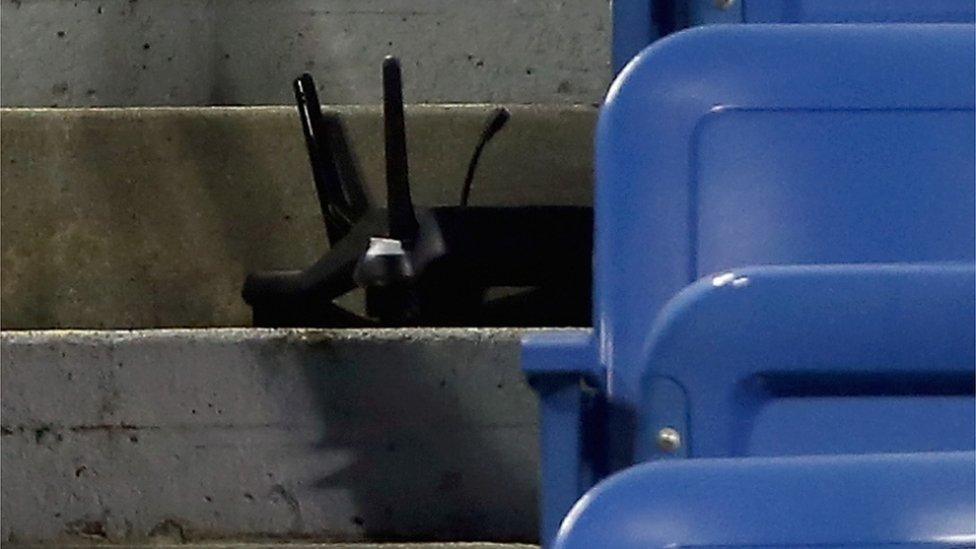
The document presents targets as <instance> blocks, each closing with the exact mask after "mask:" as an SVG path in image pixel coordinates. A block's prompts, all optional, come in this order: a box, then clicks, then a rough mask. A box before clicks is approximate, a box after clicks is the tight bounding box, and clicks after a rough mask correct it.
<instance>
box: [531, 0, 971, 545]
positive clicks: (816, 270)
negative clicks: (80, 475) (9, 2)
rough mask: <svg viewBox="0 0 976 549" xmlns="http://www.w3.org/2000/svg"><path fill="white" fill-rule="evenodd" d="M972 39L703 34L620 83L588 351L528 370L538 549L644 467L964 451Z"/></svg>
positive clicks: (901, 28) (918, 29) (900, 33)
mask: <svg viewBox="0 0 976 549" xmlns="http://www.w3.org/2000/svg"><path fill="white" fill-rule="evenodd" d="M828 4H829V2H828V3H824V4H821V5H820V6H821V7H823V8H824V9H827V8H829V6H828ZM896 4H897V2H896ZM837 5H839V4H837ZM618 7H619V6H615V9H617V8H618ZM974 34H976V33H974V27H973V26H972V25H951V24H939V25H914V24H913V25H888V24H885V25H873V24H863V25H713V26H707V27H699V28H697V29H693V30H690V31H685V32H681V33H677V34H675V35H673V36H670V37H668V38H665V39H662V40H659V41H658V42H656V43H655V44H654V45H653V46H651V47H650V48H648V49H647V50H645V51H644V52H642V53H641V54H640V55H639V56H637V57H636V58H635V59H634V60H633V61H632V62H631V63H630V64H629V65H628V66H627V68H626V69H625V70H624V71H623V72H622V73H621V75H620V76H619V77H618V79H617V80H616V81H615V83H614V84H613V86H612V87H611V90H610V92H609V94H608V97H607V101H606V104H605V105H604V107H603V109H602V112H601V115H600V121H599V124H598V128H597V136H596V177H597V186H596V235H595V262H594V277H595V286H594V330H593V333H592V334H590V333H585V332H577V333H576V334H575V335H574V334H567V333H562V334H558V335H554V334H546V333H542V334H535V335H533V336H532V337H530V338H528V339H527V340H526V342H525V345H524V347H523V366H524V368H525V370H526V372H527V374H528V375H529V378H530V381H531V382H532V385H533V387H535V388H536V389H537V391H538V392H539V394H540V397H541V399H542V403H541V412H542V428H543V434H542V452H543V460H542V461H543V472H542V474H543V494H542V502H543V516H542V529H543V532H542V540H543V543H544V544H548V543H549V542H551V540H552V536H554V534H555V531H556V527H557V525H558V524H559V523H560V521H561V520H562V518H563V517H564V516H565V515H566V513H567V511H568V510H569V509H570V507H571V506H572V505H573V503H574V502H575V500H576V499H577V498H578V497H579V496H581V495H582V494H583V492H584V491H585V490H586V489H587V488H588V487H589V486H591V485H592V483H593V482H594V481H595V480H597V479H600V478H603V477H605V476H606V475H608V474H609V473H611V472H612V471H616V470H621V469H625V468H628V467H630V466H632V465H633V464H634V463H636V462H639V461H642V460H660V459H665V458H666V459H668V460H669V461H685V459H684V458H696V459H699V458H708V457H712V456H748V457H747V458H745V459H746V460H758V461H754V462H750V463H765V462H764V461H762V460H764V459H765V458H764V457H761V456H783V455H808V454H840V453H843V454H861V455H864V454H866V453H875V452H889V451H898V452H918V451H926V452H928V451H934V450H938V451H948V450H957V449H960V448H962V449H969V450H972V449H973V447H974V444H976V443H974V435H973V432H974V426H976V419H974V416H973V410H974V407H973V404H974V402H973V373H972V372H973V370H974V357H973V347H974V338H973V333H974V331H976V329H974V320H973V318H974V317H976V313H974V303H973V301H974V298H973V295H974V293H976V291H974V285H973V279H974V271H973V262H974V259H976V257H974V256H976V254H974V252H976V180H974V172H976V162H974V154H973V152H974V150H976V128H974V123H973V117H974V96H976V70H974V64H973V62H972V59H973V58H974V57H976V44H974V42H976V39H974ZM879 264H897V265H886V266H879ZM831 265H833V266H831ZM727 271H732V273H731V274H728V273H727ZM716 277H717V278H716ZM699 279H703V281H702V282H699V283H698V284H697V285H694V286H691V287H690V288H688V286H689V285H692V284H694V283H695V282H696V281H697V280H699ZM686 288H688V289H686ZM675 296H677V297H675ZM672 299H674V301H672ZM669 302H670V304H669ZM838 425H842V426H843V428H842V429H840V430H838V429H837V428H836V427H837V426H838ZM662 426H667V427H671V428H673V429H675V430H677V431H678V432H679V433H680V434H681V435H682V438H683V443H682V444H681V446H680V447H679V448H678V449H676V450H674V451H672V452H663V451H662V450H661V449H659V448H658V447H657V446H656V444H655V442H656V433H657V431H658V430H659V429H660V428H661V427H662ZM851 459H854V458H853V457H851ZM688 461H691V460H688ZM790 463H798V464H802V463H804V462H803V461H802V460H801V461H792V462H790ZM641 467H643V466H641ZM783 475H787V473H785V472H784V473H783ZM783 478H787V477H786V476H784V477H783ZM784 482H786V481H784ZM855 495H856V494H855ZM858 497H860V496H858ZM645 499H648V500H650V499H654V498H653V497H652V496H651V495H650V493H646V494H645ZM797 504H798V505H799V503H797ZM634 505H638V506H640V505H641V503H640V501H638V502H637V503H634ZM648 505H651V507H646V508H647V509H650V508H652V507H653V506H652V504H651V503H648ZM692 508H694V507H692ZM594 512H595V511H594ZM635 516H636V515H635ZM607 520H609V519H607ZM644 520H646V521H652V522H653V521H654V520H656V518H655V517H654V516H652V515H645V517H644ZM616 528H617V524H616V523H608V524H607V525H605V530H606V532H607V535H608V536H609V538H608V539H616V538H613V536H614V535H616V533H615V532H613V530H615V529H616ZM798 539H799V538H798ZM906 543H915V542H914V541H908V542H906ZM854 545H855V546H867V545H870V544H857V543H854ZM600 546H608V547H609V546H613V545H612V544H608V543H603V544H600Z"/></svg>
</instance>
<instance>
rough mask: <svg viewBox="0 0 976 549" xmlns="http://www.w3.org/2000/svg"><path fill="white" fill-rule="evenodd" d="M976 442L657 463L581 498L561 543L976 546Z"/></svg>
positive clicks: (583, 548) (587, 546)
mask: <svg viewBox="0 0 976 549" xmlns="http://www.w3.org/2000/svg"><path fill="white" fill-rule="evenodd" d="M974 469H976V459H974V454H973V453H972V452H954V453H937V454H923V453H918V454H887V455H884V454H881V455H878V454H876V455H869V456H818V457H802V458H801V457H791V458H747V459H700V460H685V461H668V462H658V463H648V464H643V465H638V466H635V467H633V468H631V469H628V470H627V471H624V472H622V473H619V474H617V475H614V476H612V477H610V478H608V479H606V480H605V481H603V482H602V483H600V484H599V485H598V486H597V487H596V488H594V489H593V490H591V491H590V492H589V493H588V494H587V495H586V496H585V497H584V498H583V499H582V500H580V502H579V503H578V504H577V505H576V506H575V507H574V508H573V510H572V511H571V512H570V514H569V516H568V517H567V519H566V522H565V523H564V525H563V528H562V529H561V530H560V532H559V537H558V540H557V541H556V543H555V544H554V547H557V548H559V549H571V548H572V549H575V548H580V549H592V548H594V547H613V548H615V549H628V548H634V549H637V548H640V549H650V548H654V547H731V546H737V547H807V548H809V547H859V548H864V547H892V546H913V547H919V546H926V545H934V546H942V547H972V546H973V544H974V543H976V521H974V520H976V519H974V515H976V505H974V503H973V502H974V498H973V485H974V483H976V475H974Z"/></svg>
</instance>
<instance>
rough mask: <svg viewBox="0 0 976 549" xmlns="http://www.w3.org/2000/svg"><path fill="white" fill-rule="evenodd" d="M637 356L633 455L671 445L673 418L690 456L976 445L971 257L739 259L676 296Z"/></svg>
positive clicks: (975, 302)
mask: <svg viewBox="0 0 976 549" xmlns="http://www.w3.org/2000/svg"><path fill="white" fill-rule="evenodd" d="M641 364H642V365H643V372H642V373H641V378H640V379H641V382H640V386H641V390H642V398H640V400H639V402H640V408H639V410H638V414H639V419H638V430H637V434H636V436H635V437H634V440H635V441H636V442H635V444H636V455H635V458H634V460H633V461H636V462H640V461H646V460H650V459H660V458H667V457H673V456H674V454H672V453H668V452H664V451H662V450H661V449H660V448H658V447H657V445H656V444H655V433H657V432H658V431H659V430H660V429H662V428H664V427H671V428H675V429H678V431H679V433H680V434H681V435H682V439H683V446H684V448H683V453H682V454H681V456H683V457H737V456H781V455H811V454H837V453H845V454H855V453H872V452H873V453H884V452H935V451H951V450H973V449H976V400H974V394H976V268H974V266H973V265H972V264H968V265H937V266H934V265H928V266H926V265H916V266H912V265H892V266H877V265H855V266H804V267H797V266H794V267H760V268H747V269H736V270H735V271H734V273H723V274H720V275H717V276H715V277H711V278H707V279H704V280H702V281H700V282H698V283H696V284H694V285H692V286H690V287H688V288H687V289H685V290H684V291H682V292H681V293H680V294H678V295H677V296H676V297H675V298H674V299H672V300H671V301H670V302H669V303H668V305H667V306H666V307H665V308H664V310H663V311H662V312H661V314H660V315H659V316H658V318H657V322H656V323H655V325H654V328H653V330H652V335H651V338H650V344H649V347H648V349H647V350H646V352H645V354H644V358H643V359H642V361H641ZM662 383H663V384H665V385H666V386H667V385H671V384H676V385H677V386H678V387H680V389H681V394H680V395H679V397H683V399H682V400H681V401H678V400H677V399H664V398H660V397H659V396H657V395H659V394H660V392H661V389H660V387H659V385H660V384H662ZM676 415H679V416H681V417H680V420H679V421H680V425H678V426H676V425H675V416H676Z"/></svg>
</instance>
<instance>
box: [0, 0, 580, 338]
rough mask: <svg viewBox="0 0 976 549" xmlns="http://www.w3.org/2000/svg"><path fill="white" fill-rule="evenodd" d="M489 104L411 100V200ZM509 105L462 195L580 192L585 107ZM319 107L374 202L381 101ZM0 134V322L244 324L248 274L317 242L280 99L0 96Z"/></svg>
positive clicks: (489, 198)
mask: <svg viewBox="0 0 976 549" xmlns="http://www.w3.org/2000/svg"><path fill="white" fill-rule="evenodd" d="M26 5H27V2H25V3H24V6H25V7H26ZM492 108H493V107H492V106H486V105H466V106H459V105H453V106H452V105H448V106H415V107H409V108H408V110H407V131H408V140H409V148H410V162H411V166H410V168H411V172H410V173H411V176H412V181H413V184H414V193H415V197H416V199H415V202H416V203H417V204H420V205H441V204H454V203H456V202H457V200H458V196H459V194H460V187H461V182H462V181H463V179H464V172H465V169H466V166H467V162H468V159H469V156H470V154H471V151H472V150H473V148H474V145H475V143H476V141H477V139H478V135H479V134H480V132H481V130H482V128H483V127H484V124H485V123H486V121H487V119H488V115H489V113H490V111H491V110H492ZM510 110H511V112H512V116H511V119H510V122H509V124H508V125H507V126H506V127H505V128H504V129H503V130H502V131H501V132H500V133H498V134H497V136H496V137H495V139H494V140H493V141H492V142H491V143H490V144H489V145H488V147H487V148H486V149H485V152H484V155H483V157H482V161H481V163H480V166H479V169H478V172H477V175H476V178H475V186H474V190H473V192H472V195H471V196H472V198H471V201H472V204H475V205H521V204H566V205H586V204H589V203H590V202H591V193H592V190H591V189H592V183H591V181H592V157H593V150H592V139H593V128H594V124H595V120H596V109H594V108H592V107H574V106H565V107H559V106H536V107H531V106H514V107H511V108H510ZM330 112H331V113H334V114H335V115H336V116H338V117H339V120H340V121H341V123H342V125H343V126H344V127H345V132H346V134H347V136H348V140H349V145H350V148H351V152H352V157H353V158H352V163H354V164H355V165H357V166H358V168H359V172H360V174H361V178H362V180H363V183H364V184H365V186H366V187H367V188H368V191H369V193H370V194H371V196H372V198H373V199H374V201H375V202H377V203H382V201H383V200H384V193H383V172H382V170H383V148H382V147H383V145H382V119H381V114H380V109H379V108H378V107H340V108H336V109H332V110H330ZM0 141H2V143H3V147H2V148H0V232H2V234H3V238H2V240H0V271H2V273H0V274H2V276H0V326H2V328H4V329H37V328H149V327H194V326H246V325H248V324H249V323H250V310H249V308H248V307H247V306H246V304H245V303H244V302H243V300H242V299H241V298H240V288H241V284H242V282H243V280H244V276H245V274H246V273H248V272H251V271H255V270H263V269H289V268H292V269H297V268H302V267H304V266H306V265H309V264H311V263H312V262H313V261H314V260H315V259H317V258H318V257H319V255H320V254H321V253H322V252H323V251H324V250H325V249H326V244H325V234H324V229H323V228H322V222H321V219H320V215H319V213H318V205H317V202H316V199H315V195H314V189H313V185H312V181H311V175H310V172H309V168H308V163H307V160H306V158H305V152H304V143H303V141H302V137H301V133H300V130H299V126H298V122H297V116H296V115H295V112H294V110H293V109H291V108H287V107H255V108H187V109H175V108H161V109H97V110H85V109H5V110H0Z"/></svg>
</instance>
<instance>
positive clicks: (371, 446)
mask: <svg viewBox="0 0 976 549" xmlns="http://www.w3.org/2000/svg"><path fill="white" fill-rule="evenodd" d="M523 333H524V331H518V330H496V329H493V330H477V329H450V330H443V329H442V330H423V329H409V330H368V331H363V330H257V329H218V330H151V331H47V332H44V331H42V332H0V376H2V379H3V384H2V398H0V409H2V471H3V479H2V480H3V482H2V486H0V488H2V498H0V508H2V511H0V515H2V517H3V518H2V525H0V527H2V540H3V541H4V542H19V543H26V542H43V543H51V542H58V543H66V542H72V541H74V542H89V541H98V542H112V543H139V542H143V541H146V540H154V541H157V542H163V541H166V540H175V541H179V542H194V541H206V540H235V539H243V540H248V539H274V540H282V539H291V540H296V541H300V540H316V539H325V540H332V541H346V542H348V541H413V540H426V541H457V540H485V541H497V542H525V541H529V542H531V541H533V540H535V539H536V526H537V511H536V510H537V488H538V486H537V483H538V474H539V472H538V467H539V464H538V446H537V431H538V424H537V410H536V399H535V396H534V394H533V393H532V392H531V391H530V390H529V388H528V387H527V386H526V384H525V382H524V379H523V376H522V374H521V372H520V371H519V366H518V345H519V338H520V336H521V335H522V334H523Z"/></svg>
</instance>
